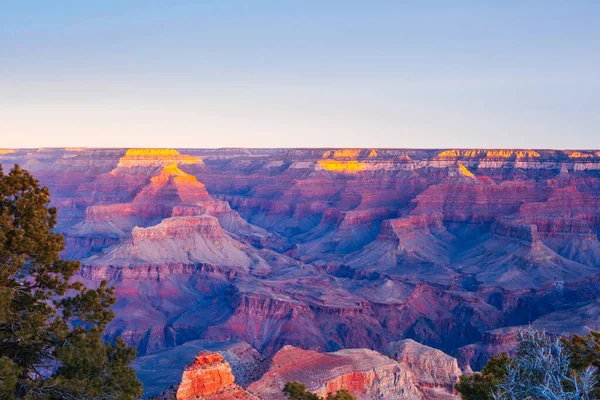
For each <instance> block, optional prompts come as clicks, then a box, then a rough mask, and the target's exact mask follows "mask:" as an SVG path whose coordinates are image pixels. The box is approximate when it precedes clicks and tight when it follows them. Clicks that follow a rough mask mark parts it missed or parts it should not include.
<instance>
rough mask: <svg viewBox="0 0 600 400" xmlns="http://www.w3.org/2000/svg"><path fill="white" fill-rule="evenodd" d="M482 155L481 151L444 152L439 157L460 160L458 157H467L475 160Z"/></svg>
mask: <svg viewBox="0 0 600 400" xmlns="http://www.w3.org/2000/svg"><path fill="white" fill-rule="evenodd" d="M481 153H482V151H481V150H456V149H454V150H444V151H442V152H441V153H440V154H438V155H437V156H438V157H439V158H458V157H466V158H475V157H477V156H479V155H480V154H481Z"/></svg>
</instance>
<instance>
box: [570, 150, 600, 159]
mask: <svg viewBox="0 0 600 400" xmlns="http://www.w3.org/2000/svg"><path fill="white" fill-rule="evenodd" d="M567 154H568V155H569V158H590V157H593V156H594V155H593V154H590V153H582V152H580V151H568V152H567Z"/></svg>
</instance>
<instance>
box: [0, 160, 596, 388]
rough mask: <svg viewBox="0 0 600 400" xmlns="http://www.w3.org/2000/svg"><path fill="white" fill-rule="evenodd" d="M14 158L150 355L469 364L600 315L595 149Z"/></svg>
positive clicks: (119, 328)
mask: <svg viewBox="0 0 600 400" xmlns="http://www.w3.org/2000/svg"><path fill="white" fill-rule="evenodd" d="M15 163H18V164H20V165H21V167H23V168H25V169H28V170H29V171H31V173H32V174H33V175H34V176H35V177H36V178H38V179H39V180H40V181H41V183H42V184H43V185H46V186H48V188H49V189H50V191H51V194H52V200H53V203H54V205H56V206H57V207H58V210H59V213H58V226H57V230H58V231H59V232H61V233H63V234H64V235H65V238H66V245H67V248H66V250H65V252H64V255H65V256H66V257H69V258H73V259H77V260H81V262H82V270H81V273H80V274H79V276H78V279H81V280H83V281H84V282H86V283H87V284H88V285H91V286H94V285H98V284H99V282H100V281H101V280H103V279H106V280H108V281H109V283H110V284H111V285H113V286H115V290H116V293H117V296H118V298H119V300H118V302H117V304H116V305H115V312H116V316H117V317H116V318H115V320H114V321H113V323H112V324H111V325H110V326H109V328H108V330H107V339H109V340H112V339H114V338H115V337H116V336H119V335H120V336H122V337H124V338H125V339H126V340H127V341H128V342H129V343H130V344H131V345H133V346H135V347H137V349H138V353H139V355H140V356H142V357H141V360H142V359H147V358H146V357H162V356H164V357H166V358H169V357H173V354H180V353H178V351H179V350H178V349H181V348H185V347H182V346H186V345H189V344H190V343H198V341H202V342H203V343H208V342H210V343H223V344H225V343H232V342H243V343H246V344H247V346H249V348H250V349H252V351H254V352H256V358H257V359H272V357H276V355H277V354H279V352H280V351H284V350H285V349H290V347H289V346H293V349H295V350H294V351H298V352H301V351H313V352H319V353H328V354H335V353H338V352H341V353H339V354H346V355H348V356H349V355H351V354H352V351H355V350H352V349H363V350H360V351H371V350H375V351H377V352H378V354H380V355H382V357H388V358H389V354H390V353H389V349H390V348H393V347H394V346H395V344H397V343H398V342H399V341H401V340H407V339H412V340H414V341H416V342H418V343H422V344H424V345H427V346H431V347H434V348H437V349H440V350H442V351H444V352H446V353H448V354H450V355H452V356H455V357H457V359H458V362H459V367H460V368H461V369H463V370H469V369H471V368H472V369H478V368H480V367H481V366H482V364H483V363H484V362H485V360H486V359H487V358H488V357H489V356H490V355H491V354H493V353H494V352H496V351H500V350H510V348H511V346H512V345H513V344H514V340H513V337H514V330H515V329H518V327H519V326H523V325H528V324H532V325H534V326H540V327H551V328H552V330H553V331H557V332H560V333H568V332H571V331H582V330H585V329H597V328H600V322H598V321H597V319H594V318H591V319H587V320H586V319H585V318H584V317H585V315H589V310H590V309H595V307H597V304H596V299H597V298H598V294H599V293H600V242H599V240H598V238H599V234H600V152H598V151H574V150H573V151H555V150H527V149H523V150H498V149H490V150H483V149H477V150H468V149H440V150H418V149H415V150H409V149H235V148H231V149H177V150H175V149H6V150H3V151H0V164H1V165H2V168H3V170H4V171H7V170H8V169H10V168H11V167H12V165H13V164H15ZM586 307H587V308H586ZM567 316H578V317H579V319H569V318H567ZM573 318H574V317H573ZM282 349H283V350H282ZM301 349H302V350H301ZM356 351H358V350H356ZM344 352H346V353H344ZM195 353H197V351H194V354H195ZM299 354H300V353H299ZM311 354H312V353H311ZM315 354H316V353H315ZM311 357H313V356H312V355H311ZM315 357H316V356H315ZM374 357H375V356H374ZM432 357H434V358H435V357H436V356H432ZM375 358H376V357H375ZM391 358H393V359H394V360H395V361H394V362H397V363H403V362H406V361H402V360H397V359H396V358H394V357H391ZM228 361H229V360H228ZM187 362H188V363H189V362H191V360H188V361H187ZM386 362H387V361H386ZM377 365H379V364H377ZM381 365H385V363H383V364H381ZM444 365H446V366H445V367H444V368H447V369H448V371H455V368H454V366H453V364H452V362H448V363H446V364H444ZM138 368H139V370H140V371H143V370H144V368H145V366H144V365H142V364H139V365H138ZM232 368H234V370H235V368H237V367H232ZM382 368H383V367H382ZM386 368H387V367H386ZM410 368H412V369H415V368H416V369H417V370H419V369H421V370H422V369H423V368H424V366H423V365H416V364H411V367H410ZM384 369H385V368H384ZM271 370H273V369H272V368H271ZM181 371H183V366H181ZM181 371H180V372H181ZM234 372H235V371H234ZM268 373H269V372H267V371H266V370H260V371H259V372H256V374H258V375H261V374H263V375H264V374H268ZM386 373H387V372H386ZM452 373H454V372H452ZM249 374H250V373H249ZM253 374H254V372H253ZM242 375H243V374H242ZM242 375H240V373H237V375H236V377H237V376H242ZM170 376H171V378H169V380H165V381H161V382H162V383H161V385H162V386H161V387H155V388H154V386H153V382H148V385H150V386H153V389H152V390H153V391H154V392H156V391H158V390H159V389H166V388H167V387H168V386H171V385H173V384H175V383H177V382H179V377H178V378H177V380H176V381H175V378H174V376H175V375H170ZM261 376H262V375H261ZM436 376H438V375H436ZM363 378H364V379H365V380H367V381H368V380H369V379H370V378H368V377H361V379H363ZM413 378H414V377H413ZM413 378H411V379H413ZM145 379H146V378H145ZM165 379H166V378H165ZM259 379H260V376H258V377H253V378H246V377H244V378H241V380H239V379H238V383H239V384H240V385H241V387H244V388H248V387H250V386H252V385H253V384H255V382H258V381H259ZM403 379H404V378H403ZM406 379H408V378H406ZM419 379H421V378H414V379H413V383H414V382H417V383H414V386H415V387H418V388H428V390H429V389H430V390H442V389H440V387H438V386H436V385H437V383H436V380H437V379H438V378H432V379H433V380H430V381H426V380H423V379H421V380H419ZM343 382H344V384H345V382H346V381H343ZM406 382H408V380H407V381H406ZM419 382H420V383H419ZM331 385H332V386H331V389H333V388H334V386H335V385H333V384H331ZM409 387H410V385H408V384H407V386H406V387H405V388H404V389H401V388H396V387H394V388H391V387H388V388H387V389H385V390H389V391H393V392H394V393H397V392H398V391H402V390H409ZM319 388H321V387H320V386H319V387H317V386H315V389H319ZM319 390H321V389H319ZM373 390H375V389H373ZM381 390H383V391H385V390H384V389H381ZM411 390H412V389H411ZM418 390H421V392H422V389H418ZM443 390H447V388H445V389H443ZM415 393H416V392H415ZM407 396H408V395H407ZM423 396H425V397H424V398H427V397H426V396H427V395H423ZM390 398H391V397H390ZM407 398H409V397H407Z"/></svg>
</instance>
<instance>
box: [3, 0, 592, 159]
mask: <svg viewBox="0 0 600 400" xmlns="http://www.w3.org/2000/svg"><path fill="white" fill-rule="evenodd" d="M0 139H1V140H0V147H39V146H112V147H117V146H119V147H121V146H138V147H141V146H147V147H162V146H165V147H223V146H240V147H242V146H251V147H292V146H293V147H321V146H327V147H523V148H530V147H535V148H600V1H598V0H590V1H579V0H569V1H567V0H562V1H557V0H539V1H534V0H503V1H493V0H488V1H484V0H481V1H476V0H471V1H467V0H463V1H461V0H453V1H447V0H439V1H428V0H413V1H391V0H390V1H366V0H361V1H352V0H340V1H337V0H315V1H301V0H297V1H286V0H277V1H260V0H256V1H252V0H247V1H229V0H213V1H202V0H195V1H186V0H180V1H176V0H173V1H168V0H164V1H153V0H143V1H125V0H119V1H117V0H94V1H82V0H73V1H64V0H52V1H49V0H39V1H28V0H5V1H2V2H0Z"/></svg>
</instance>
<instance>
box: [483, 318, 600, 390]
mask: <svg viewBox="0 0 600 400" xmlns="http://www.w3.org/2000/svg"><path fill="white" fill-rule="evenodd" d="M594 375H595V369H594V367H593V366H588V367H587V368H586V369H585V370H583V371H581V372H578V371H573V368H572V366H571V362H570V355H569V353H568V351H566V350H565V347H564V345H563V341H562V340H561V339H560V338H556V339H553V338H551V337H550V336H548V335H547V334H546V333H544V332H539V331H536V330H533V329H527V330H522V331H520V332H519V336H518V345H517V350H516V356H515V358H514V359H513V360H512V362H511V363H510V364H509V366H508V372H507V377H506V379H504V380H503V381H502V382H501V383H500V384H498V388H497V389H496V390H495V391H494V392H493V399H494V400H527V399H531V400H538V399H539V400H575V399H582V400H591V399H593V398H594V395H593V387H594V385H595V384H596V381H595V377H594Z"/></svg>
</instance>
